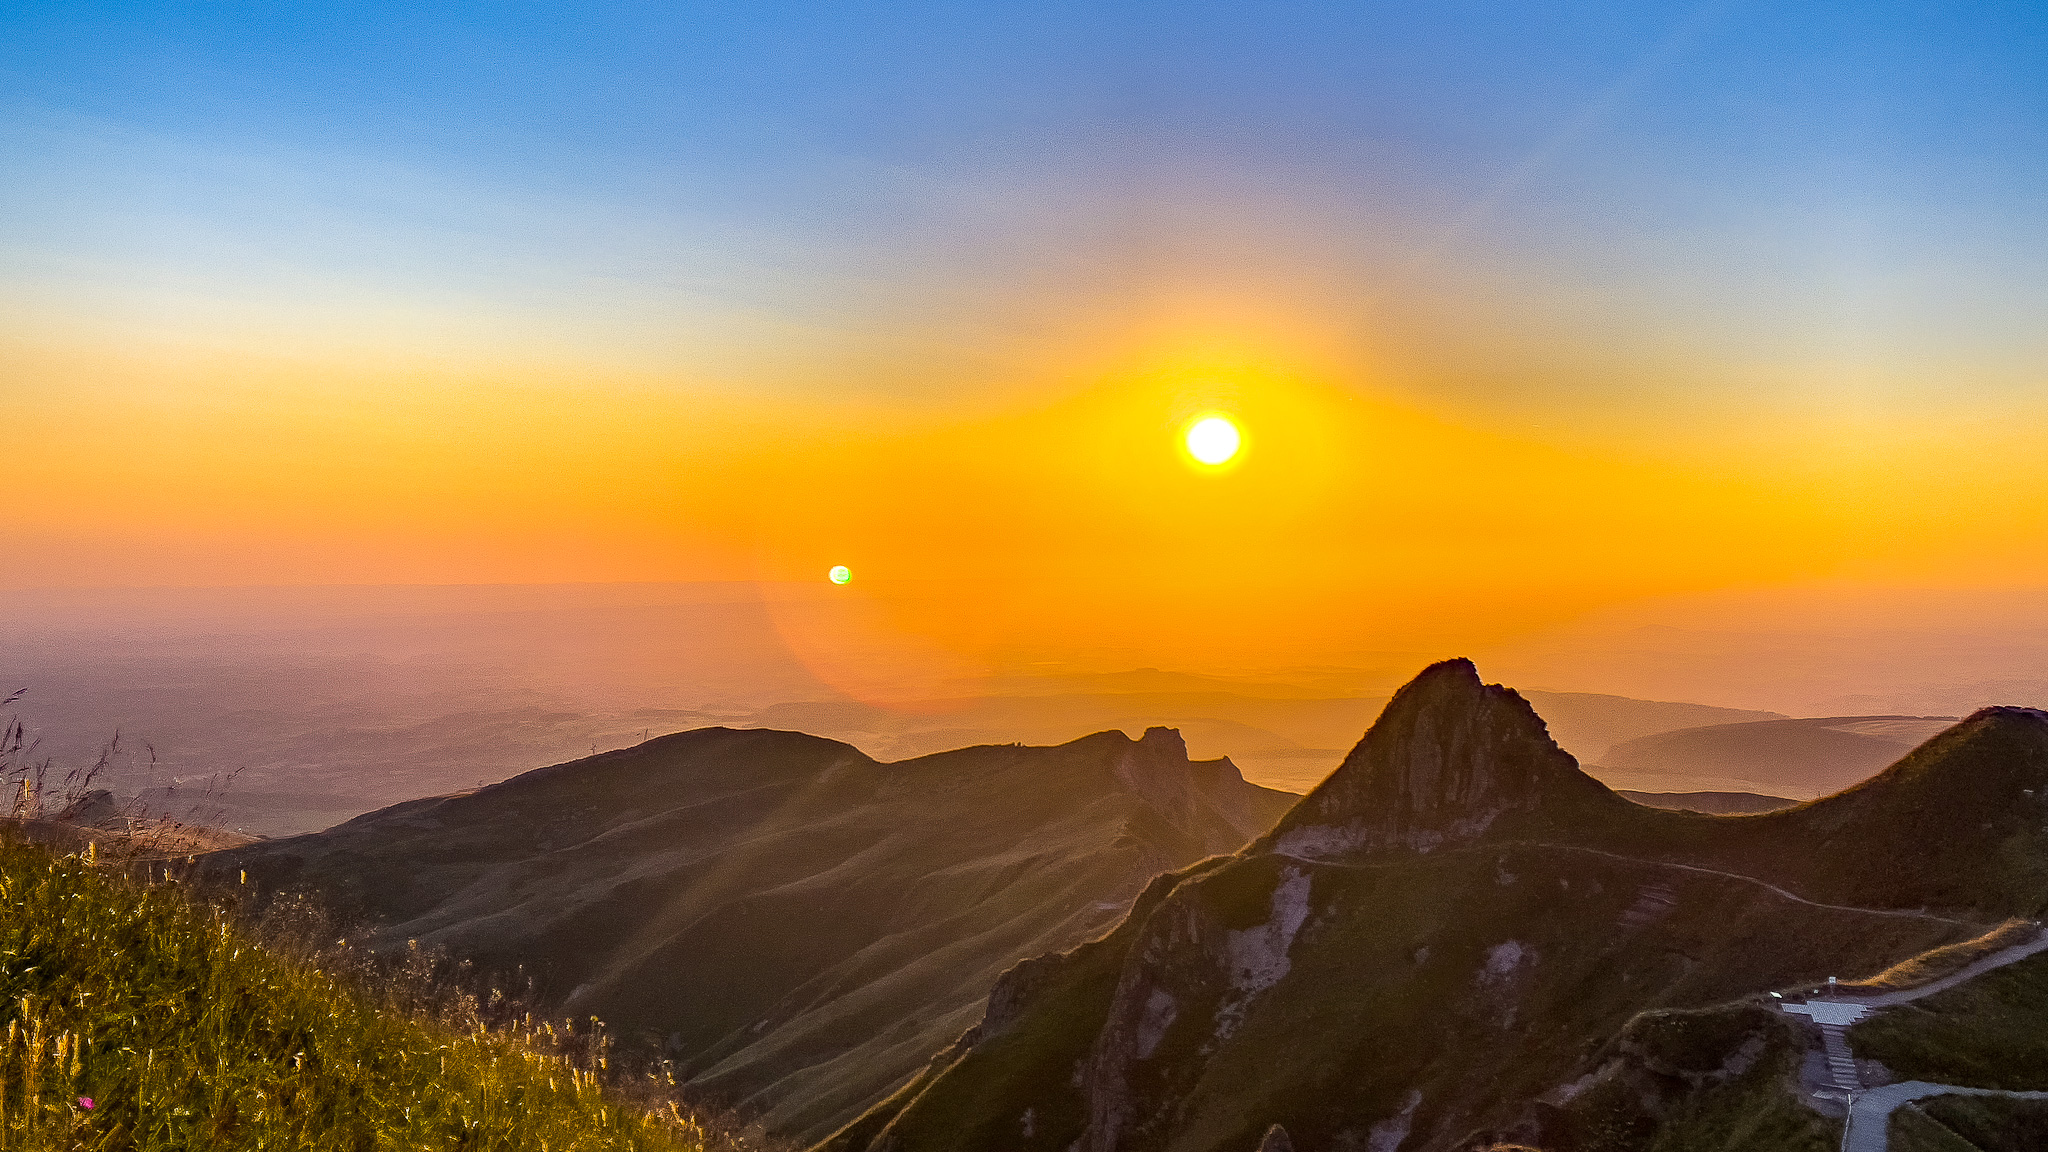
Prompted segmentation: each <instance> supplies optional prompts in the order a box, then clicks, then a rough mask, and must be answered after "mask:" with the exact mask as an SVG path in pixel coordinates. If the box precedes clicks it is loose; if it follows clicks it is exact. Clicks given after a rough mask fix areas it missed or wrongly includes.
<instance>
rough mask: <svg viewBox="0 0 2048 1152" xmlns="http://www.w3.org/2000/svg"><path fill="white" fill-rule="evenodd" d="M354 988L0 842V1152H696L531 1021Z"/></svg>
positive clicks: (169, 889)
mask: <svg viewBox="0 0 2048 1152" xmlns="http://www.w3.org/2000/svg"><path fill="white" fill-rule="evenodd" d="M355 983H356V982H355V981H353V980H345V979H340V978H337V977H336V976H334V975H330V974H328V973H326V972H323V971H322V970H320V968H318V967H316V966H314V965H313V964H312V963H309V962H306V961H303V960H299V959H295V958H293V957H292V956H291V955H288V954H285V953H283V952H280V951H278V950H276V949H274V948H271V947H266V946H264V945H262V944H260V943H258V942H256V941H255V940H254V939H252V938H251V937H250V936H249V935H248V934H247V933H246V932H244V931H243V930H241V929H239V928H237V927H236V926H235V925H234V924H233V923H232V922H231V921H230V920H229V918H228V917H227V916H226V915H225V914H224V913H223V912H222V911H221V910H219V909H217V908H214V907H211V906H208V905H205V904H202V903H200V902H197V901H195V900H193V899H191V898H189V897H188V896H187V894H186V893H185V891H184V890H183V889H182V888H181V887H180V886H178V885H176V884H155V885H145V884H141V883H138V882H135V881H133V880H130V879H128V878H126V877H125V876H123V875H121V874H118V873H116V872H114V871H113V870H111V869H109V868H107V867H104V866H98V865H95V864H93V863H90V862H88V861H87V860H86V859H82V858H80V857H79V856H76V855H72V856H62V857H59V856H55V855H53V854H52V853H51V852H49V851H48V850H46V849H43V848H39V847H36V846H33V845H29V844H25V843H22V842H20V841H17V840H13V839H6V840H0V1023H4V1030H0V1033H4V1034H0V1147H4V1148H7V1149H10V1150H16V1152H44V1150H48V1152H58V1150H64V1152H71V1150H85V1149H92V1150H95V1152H99V1150H105V1152H129V1150H135V1152H155V1150H162V1152H173V1150H175V1152H187V1150H191V1149H200V1148H204V1149H209V1150H212V1152H232V1150H240V1149H249V1150H255V1149H313V1148H317V1149H323V1150H324V1149H334V1150H346V1152H371V1150H373V1149H374V1150H383V1149H414V1148H419V1149H425V1148H433V1149H461V1150H465V1152H484V1150H502V1152H541V1150H546V1152H600V1150H602V1152H629V1150H630V1152H686V1150H688V1152H702V1150H703V1148H704V1147H705V1143H706V1142H705V1139H704V1137H703V1135H702V1133H701V1132H699V1131H698V1130H697V1129H696V1127H695V1125H694V1124H693V1123H691V1122H690V1121H688V1120H687V1119H685V1118H684V1117H683V1116H682V1115H681V1114H679V1113H677V1112H676V1111H675V1110H674V1109H673V1106H667V1112H666V1117H665V1118H664V1116H663V1115H662V1113H661V1112H660V1111H656V1110H652V1106H651V1105H642V1104H635V1103H632V1102H630V1101H628V1100H627V1099H625V1098H623V1097H621V1096H619V1095H618V1094H616V1093H615V1092H613V1091H609V1090H607V1089H605V1088H604V1087H602V1086H600V1084H599V1083H598V1082H597V1079H596V1077H595V1075H594V1073H593V1072H592V1071H589V1070H587V1069H586V1068H579V1067H578V1064H577V1062H574V1061H572V1060H570V1059H569V1058H568V1056H567V1054H566V1049H565V1048H564V1047H563V1045H562V1044H561V1043H560V1042H559V1039H558V1038H557V1037H556V1036H555V1033H554V1031H553V1030H552V1029H551V1028H548V1027H547V1026H532V1025H528V1026H526V1027H523V1028H520V1027H515V1028H512V1029H491V1028H486V1027H484V1026H483V1025H482V1024H481V1023H480V1022H479V1021H478V1020H477V1019H476V1017H475V1015H474V1013H473V1012H471V1013H464V1012H462V1011H460V1004H459V1002H458V1003H457V1004H456V1005H454V1006H451V1007H450V1008H448V1009H447V1010H445V1011H440V1012H436V1013H426V1012H423V1011H420V1010H408V1009H407V1008H405V1007H404V1006H401V1005H400V1004H398V1003H397V1002H396V1001H395V999H393V998H392V997H389V996H383V997H380V996H376V995H371V994H368V993H367V992H366V991H365V990H364V989H362V988H360V987H356V986H355ZM599 1059H600V1060H601V1057H600V1058H599ZM585 1063H586V1064H587V1063H588V1062H587V1061H586V1062H585Z"/></svg>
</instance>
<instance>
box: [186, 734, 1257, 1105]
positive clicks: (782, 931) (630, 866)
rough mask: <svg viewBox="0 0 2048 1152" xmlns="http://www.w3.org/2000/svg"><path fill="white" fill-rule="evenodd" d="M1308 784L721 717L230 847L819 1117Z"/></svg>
mask: <svg viewBox="0 0 2048 1152" xmlns="http://www.w3.org/2000/svg"><path fill="white" fill-rule="evenodd" d="M1296 799H1297V797H1295V796H1293V795H1292V794H1289V793H1284V792H1275V791H1271V790H1269V789H1265V788H1259V787H1256V786H1254V785H1250V784H1247V783H1245V782H1244V780H1243V778H1242V777H1241V776H1240V775H1239V774H1238V772H1237V769H1236V768H1235V767H1233V766H1232V765H1231V763H1230V762H1229V761H1228V760H1210V761H1190V760H1189V759H1188V758H1187V751H1186V747H1185V745H1184V744H1183V743H1182V741H1181V739H1180V737H1179V735H1178V734H1176V733H1174V732H1172V731H1169V730H1167V729H1163V728H1154V729H1151V730H1149V731H1147V732H1145V734H1144V736H1143V738H1141V739H1138V740H1132V739H1130V738H1129V737H1127V736H1125V735H1124V734H1123V733H1122V732H1103V733H1098V734H1096V735H1093V736H1089V737H1086V738H1083V739H1080V740H1075V741H1071V742H1069V743H1066V744H1063V745H1060V746H1058V747H1049V748H1032V747H1019V746H1010V745H1004V746H992V747H977V748H966V749H960V750H957V751H953V752H946V753H941V754H938V755H933V756H926V757H923V758H920V759H915V760H909V761H905V762H902V763H896V764H881V763H878V762H876V761H874V760H872V759H870V758H868V757H867V756H866V755H863V754H862V753H861V752H860V751H858V750H857V749H855V748H853V747H851V746H849V745H847V744H843V743H840V742H838V741H836V740H826V739H821V738H819V737H815V736H807V735H803V734H800V733H793V732H777V731H735V730H731V729H724V728H707V729H700V730H697V731H692V732H686V733H682V734H679V735H674V736H665V737H661V738H659V739H655V740H651V741H649V742H647V743H645V744H641V745H639V746H637V747H634V748H630V749H626V750H624V751H619V752H609V753H605V754H602V755H599V756H596V757H592V758H588V759H585V760H580V761H576V762H574V763H569V764H562V765H558V766H556V767H552V768H544V769H540V770H538V771H534V772H528V773H526V774H524V775H521V776H517V777H514V778H513V779H511V780H507V781H505V782H504V783H501V784H496V785H492V786H490V787H487V788H482V789H479V790H477V791H474V792H470V793H466V794H461V795H455V796H443V797H436V798H433V799H428V800H419V801H414V802H410V803H406V804H400V805H397V806H396V807H392V808H387V809H384V810H382V811H379V812H375V813H371V814H369V815H365V816H362V817H359V818H357V819H355V820H351V821H349V822H348V823H345V824H342V825H340V826H338V827H336V828H333V829H330V830H328V831H326V832H322V833H318V834H314V835H307V836H299V837H294V838H290V839H284V840H275V841H269V842H264V843H259V844H256V845H253V846H250V847H248V848H245V849H242V850H239V851H232V852H227V853H222V854H219V855H216V856H214V857H211V858H209V867H211V868H212V869H213V870H214V871H215V872H216V873H217V874H220V875H225V876H233V875H234V874H235V873H237V872H243V871H246V873H247V874H248V877H249V878H250V879H251V880H252V881H254V882H256V883H257V884H258V885H260V886H263V887H266V888H269V889H273V890H275V889H279V888H287V887H297V888H307V889H311V890H313V891H315V892H317V893H319V894H321V895H322V896H323V897H325V898H326V899H327V900H329V901H330V902H332V903H334V904H336V905H338V906H340V907H341V908H343V909H344V910H346V911H347V912H348V913H349V914H352V915H360V916H364V917H367V918H370V919H371V920H373V921H374V922H376V923H377V924H378V925H379V926H378V928H377V930H376V931H375V932H374V934H373V935H372V936H371V937H370V942H371V943H372V945H373V946H378V947H403V946H404V944H405V942H406V941H407V940H410V939H417V940H418V941H420V943H422V944H423V945H427V946H430V947H441V948H446V949H447V950H448V951H449V952H450V953H452V954H454V955H457V956H461V957H464V958H467V959H470V960H472V961H474V962H476V963H477V964H479V965H481V966H483V967H484V968H485V969H487V970H490V969H497V970H505V971H509V970H511V969H513V968H515V967H524V968H525V969H526V970H527V971H529V972H531V973H534V974H535V975H537V976H538V977H539V978H540V980H541V984H540V988H539V991H540V994H541V997H542V1002H543V1004H544V1005H545V1007H546V1008H547V1009H548V1010H549V1011H550V1012H551V1013H557V1014H561V1013H566V1014H571V1015H574V1016H577V1017H579V1018H580V1017H582V1016H584V1015H586V1014H595V1015H597V1016H600V1017H602V1018H603V1019H605V1020H606V1021H607V1022H608V1023H609V1024H610V1025H611V1026H612V1028H613V1029H614V1031H615V1033H618V1034H622V1035H624V1036H625V1037H627V1038H629V1039H641V1040H646V1041H650V1042H651V1043H652V1044H653V1045H655V1046H656V1047H658V1048H660V1049H661V1050H663V1051H664V1052H666V1053H667V1054H668V1055H669V1056H670V1057H671V1058H673V1059H674V1060H675V1061H676V1063H677V1064H678V1065H679V1067H680V1068H681V1070H682V1072H683V1073H684V1074H685V1075H686V1076H687V1077H688V1078H689V1079H690V1080H691V1082H692V1083H693V1085H694V1086H695V1087H696V1088H697V1089H698V1090H699V1091H701V1092H706V1093H711V1094H714V1095H715V1096H717V1097H720V1098H723V1099H725V1100H727V1101H730V1102H733V1103H735V1104H739V1105H742V1106H744V1107H746V1108H747V1109H749V1110H752V1111H758V1112H760V1113H762V1114H763V1115H764V1118H765V1120H766V1122H767V1123H768V1124H769V1125H771V1126H772V1127H773V1128H774V1129H775V1130H777V1131H778V1132H782V1133H786V1134H791V1135H798V1136H803V1135H809V1136H812V1137H818V1136H823V1135H825V1134H826V1133H829V1132H830V1131H831V1130H833V1129H834V1128H837V1127H838V1126H840V1125H841V1124H843V1123H845V1122H846V1121H848V1120H850V1119H852V1118H853V1117H854V1116H855V1115H857V1114H858V1113H859V1112H860V1111H861V1110H862V1109H864V1108H866V1107H868V1106H869V1105H871V1104H873V1103H874V1102H875V1101H876V1100H878V1099H879V1098H881V1097H882V1096H884V1095H886V1094H887V1093H888V1092H889V1091H890V1090H891V1089H893V1088H894V1087H896V1086H897V1085H898V1084H900V1083H901V1082H902V1081H903V1080H905V1079H906V1078H908V1077H909V1076H910V1075H911V1074H912V1073H914V1072H915V1071H916V1070H917V1069H918V1068H920V1067H922V1066H923V1065H924V1063H925V1061H926V1060H927V1059H928V1058H929V1057H930V1056H931V1054H932V1053H933V1052H935V1051H937V1050H938V1049H940V1048H942V1047H944V1046H945V1045H946V1044H948V1043H950V1042H951V1041H952V1040H953V1039H954V1038H955V1037H957V1036H958V1035H959V1034H960V1033H961V1032H962V1031H963V1030H964V1029H966V1028H967V1027H968V1026H969V1025H971V1024H972V1023H973V1022H974V1021H975V1020H976V1019H978V1018H979V1017H980V1015H981V1007H982V1001H983V999H984V998H985V997H986V995H987V993H988V989H989V986H990V985H991V984H993V983H994V981H995V979H996V977H997V975H998V974H999V973H1001V972H1002V971H1003V970H1004V969H1005V968H1008V967H1009V966H1010V965H1012V964H1014V963H1015V962H1016V961H1018V960H1019V959H1020V958H1023V957H1026V956H1031V955H1036V954H1040V953H1044V952H1048V951H1058V950H1060V949H1065V948H1069V947H1072V946H1074V945H1076V944H1079V943H1081V942H1082V941H1085V940H1088V939H1091V938H1093V937H1095V936H1098V935H1100V934H1101V933H1102V932H1104V931H1105V930H1107V929H1108V928H1109V927H1111V926H1112V925H1114V924H1115V923H1116V922H1117V920H1118V919H1120V918H1121V917H1122V915H1123V913H1124V912H1125V910H1126V909H1127V908H1128V906H1129V904H1130V901H1131V900H1132V898H1133V897H1135V896H1136V895H1137V894H1138V893H1139V892H1140V891H1141V890H1142V889H1143V888H1144V886H1145V884H1146V883H1147V882H1148V881H1150V880H1151V879H1152V878H1153V877H1154V876H1156V875H1158V874H1160V873H1162V872H1169V871H1172V870H1175V869H1178V868H1182V867H1185V866H1187V865H1188V864H1190V863H1192V862H1194V861H1196V860H1199V859H1202V858H1205V857H1209V856H1212V855H1215V854H1217V853H1228V852H1233V851H1236V850H1237V849H1238V848H1239V847H1241V846H1243V845H1244V843H1245V842H1246V841H1248V840H1250V839H1251V838H1252V837H1254V836H1257V835H1258V834H1259V833H1261V832H1263V831H1264V830H1265V829H1267V828H1268V827H1270V826H1271V825H1272V823H1273V821H1274V820H1275V819H1277V818H1278V817H1279V815H1280V814H1281V813H1282V812H1284V811H1286V809H1287V808H1288V807H1290V806H1291V805H1292V804H1293V803H1294V801H1295V800H1296Z"/></svg>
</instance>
